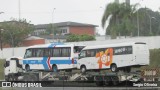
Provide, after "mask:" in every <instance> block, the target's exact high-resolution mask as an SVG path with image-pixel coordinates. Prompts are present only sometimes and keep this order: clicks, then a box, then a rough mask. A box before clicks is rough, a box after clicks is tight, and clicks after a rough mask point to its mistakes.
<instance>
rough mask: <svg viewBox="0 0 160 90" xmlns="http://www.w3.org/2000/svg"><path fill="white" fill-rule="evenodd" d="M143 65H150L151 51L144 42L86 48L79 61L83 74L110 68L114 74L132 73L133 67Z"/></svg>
mask: <svg viewBox="0 0 160 90" xmlns="http://www.w3.org/2000/svg"><path fill="white" fill-rule="evenodd" d="M142 65H149V49H148V47H147V45H146V43H143V42H131V43H117V44H107V45H99V46H86V47H85V48H83V50H82V51H81V53H80V54H79V60H78V61H77V68H78V69H81V72H85V71H86V70H93V69H97V70H100V69H109V68H110V69H111V71H112V72H116V71H118V69H123V70H124V69H125V70H126V71H127V72H130V70H131V67H133V66H142Z"/></svg>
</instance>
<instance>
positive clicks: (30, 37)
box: [25, 36, 44, 40]
mask: <svg viewBox="0 0 160 90" xmlns="http://www.w3.org/2000/svg"><path fill="white" fill-rule="evenodd" d="M37 39H44V38H40V37H36V36H29V37H27V38H26V39H25V40H37Z"/></svg>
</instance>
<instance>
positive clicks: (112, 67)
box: [110, 64, 118, 72]
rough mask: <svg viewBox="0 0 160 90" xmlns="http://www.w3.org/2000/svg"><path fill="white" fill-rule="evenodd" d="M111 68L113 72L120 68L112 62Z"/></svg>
mask: <svg viewBox="0 0 160 90" xmlns="http://www.w3.org/2000/svg"><path fill="white" fill-rule="evenodd" d="M110 69H111V71H112V72H117V71H118V68H117V65H116V64H112V65H111V67H110Z"/></svg>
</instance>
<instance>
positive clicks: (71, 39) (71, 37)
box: [66, 34, 95, 42]
mask: <svg viewBox="0 0 160 90" xmlns="http://www.w3.org/2000/svg"><path fill="white" fill-rule="evenodd" d="M92 40H95V37H94V36H91V35H87V34H84V35H75V34H71V35H68V36H67V39H66V41H67V42H78V41H92Z"/></svg>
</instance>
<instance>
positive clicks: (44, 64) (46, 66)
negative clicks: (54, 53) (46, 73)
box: [42, 57, 49, 69]
mask: <svg viewBox="0 0 160 90" xmlns="http://www.w3.org/2000/svg"><path fill="white" fill-rule="evenodd" d="M47 60H48V57H43V59H42V64H43V67H44V69H49V67H48V65H47Z"/></svg>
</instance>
